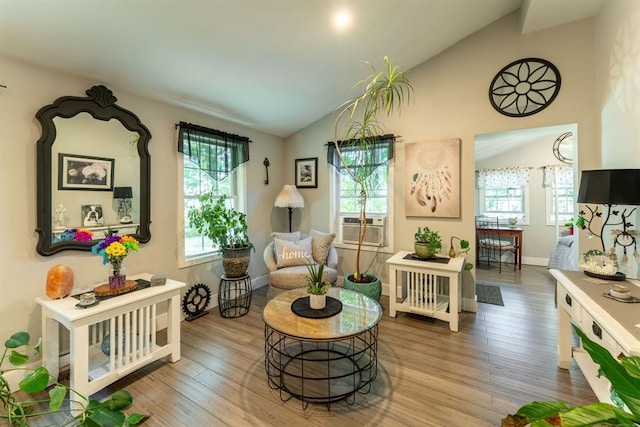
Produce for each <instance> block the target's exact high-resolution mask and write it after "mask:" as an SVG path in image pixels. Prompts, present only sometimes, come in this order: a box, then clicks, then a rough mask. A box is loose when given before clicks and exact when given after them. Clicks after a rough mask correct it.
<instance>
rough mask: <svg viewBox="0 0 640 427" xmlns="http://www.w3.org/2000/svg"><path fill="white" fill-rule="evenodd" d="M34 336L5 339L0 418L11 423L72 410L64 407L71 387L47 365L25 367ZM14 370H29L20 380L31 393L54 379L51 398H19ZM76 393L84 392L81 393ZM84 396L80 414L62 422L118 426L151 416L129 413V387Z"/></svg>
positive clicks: (36, 349)
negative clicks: (100, 396)
mask: <svg viewBox="0 0 640 427" xmlns="http://www.w3.org/2000/svg"><path fill="white" fill-rule="evenodd" d="M30 338H31V337H30V336H29V334H28V333H27V332H16V333H15V334H13V335H11V337H10V338H9V339H8V340H6V341H5V343H4V351H3V353H2V357H0V402H1V403H2V409H3V411H1V412H0V419H4V420H7V422H8V423H9V425H17V426H28V425H29V419H32V418H35V417H40V416H43V415H47V414H53V413H57V412H64V411H66V412H71V410H70V409H69V408H62V405H63V403H64V402H65V400H67V401H68V398H67V395H68V393H69V391H70V390H71V389H70V388H69V387H67V386H65V385H63V384H60V383H58V382H57V381H56V379H55V378H53V377H52V376H51V375H50V374H49V371H48V370H47V368H45V367H39V368H35V369H33V368H26V367H23V365H25V364H26V363H27V362H28V361H29V355H28V354H26V350H27V349H28V346H29V340H30ZM33 350H34V352H35V354H36V356H37V355H38V354H39V352H40V340H38V344H36V345H35V346H34V347H33ZM5 361H8V362H9V363H10V364H11V365H12V366H14V368H9V369H5V368H3V367H2V366H3V365H4V364H5ZM11 371H25V373H27V374H26V375H25V377H24V378H23V379H22V380H21V381H20V383H19V387H20V390H21V391H23V392H24V393H26V394H27V395H30V396H33V395H35V394H37V393H41V392H43V391H44V390H46V389H47V388H49V384H50V383H52V385H51V388H50V389H49V392H48V399H41V398H37V397H34V399H33V400H26V401H18V400H17V398H16V395H15V394H13V393H12V392H11V388H10V386H9V382H8V381H7V380H6V378H5V374H6V373H7V372H11ZM74 391H75V390H74ZM76 395H78V396H81V395H79V394H76ZM81 398H82V399H83V401H81V402H76V403H80V405H81V406H82V409H81V413H80V415H78V416H76V417H75V418H74V417H72V416H71V415H70V417H69V419H68V420H66V421H64V422H63V423H62V424H61V425H65V426H66V425H73V426H91V427H95V426H100V427H117V426H128V425H137V424H140V423H142V422H143V421H144V420H146V419H147V418H148V416H146V415H140V414H131V415H128V416H127V414H126V413H125V412H124V409H126V408H128V407H129V406H131V404H132V403H133V397H132V396H131V393H129V392H128V391H126V390H120V391H117V392H115V393H114V394H113V395H111V397H110V398H109V399H107V400H105V401H103V402H99V401H97V400H89V399H88V398H87V397H85V396H81ZM47 402H48V410H41V411H39V412H36V411H38V410H39V408H40V407H44V406H47V405H46V404H47Z"/></svg>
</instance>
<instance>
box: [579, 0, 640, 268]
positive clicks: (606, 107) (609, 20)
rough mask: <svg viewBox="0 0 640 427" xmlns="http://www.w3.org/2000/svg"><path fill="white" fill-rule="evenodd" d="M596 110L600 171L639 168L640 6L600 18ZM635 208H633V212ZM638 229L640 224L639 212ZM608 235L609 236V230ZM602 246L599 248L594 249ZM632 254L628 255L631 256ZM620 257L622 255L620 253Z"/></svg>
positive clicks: (633, 1) (625, 2) (630, 2)
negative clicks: (599, 141) (600, 143)
mask: <svg viewBox="0 0 640 427" xmlns="http://www.w3.org/2000/svg"><path fill="white" fill-rule="evenodd" d="M596 34H597V40H598V43H597V48H596V58H597V68H596V75H597V80H596V89H597V94H598V100H597V108H598V115H599V119H600V137H601V140H602V151H601V153H600V154H601V157H602V164H597V165H594V166H596V168H602V169H626V168H629V169H637V168H640V83H639V82H640V60H639V58H638V54H637V51H638V47H639V46H640V2H638V1H637V0H610V1H607V2H605V3H604V4H603V6H602V9H601V10H600V13H599V14H598V17H597V19H596ZM631 209H633V207H631ZM631 222H632V223H634V224H635V227H634V228H635V229H637V228H638V227H637V226H638V224H640V213H638V211H637V210H636V218H635V221H633V220H632V221H631ZM604 235H605V236H607V235H608V233H607V232H606V231H605V233H604ZM581 237H582V241H583V242H584V247H585V248H595V249H601V246H600V245H599V242H597V239H593V240H587V239H586V238H585V237H584V236H581ZM595 243H598V245H597V246H593V245H594V244H595ZM632 251H633V249H631V252H630V253H629V255H631V253H632ZM618 253H619V255H622V254H621V251H618ZM621 270H622V271H625V272H626V273H627V275H629V276H631V277H638V266H637V263H636V262H635V259H634V258H633V257H631V256H630V259H629V264H628V265H627V266H623V268H621Z"/></svg>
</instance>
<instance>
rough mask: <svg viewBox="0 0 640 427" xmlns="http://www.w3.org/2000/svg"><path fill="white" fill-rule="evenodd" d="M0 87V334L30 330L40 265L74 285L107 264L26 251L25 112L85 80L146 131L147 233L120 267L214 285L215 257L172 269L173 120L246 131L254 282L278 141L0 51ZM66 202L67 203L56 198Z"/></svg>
mask: <svg viewBox="0 0 640 427" xmlns="http://www.w3.org/2000/svg"><path fill="white" fill-rule="evenodd" d="M0 69H1V70H2V77H1V79H2V81H1V82H0V83H1V84H3V85H6V86H7V88H6V89H0V121H1V126H0V141H2V156H1V157H0V200H1V201H2V209H0V224H2V225H3V241H4V242H5V244H4V245H2V249H1V252H0V253H1V254H2V256H0V272H2V274H1V278H0V339H2V340H4V339H6V338H7V337H8V336H9V335H10V334H11V333H13V332H15V331H17V330H28V331H29V332H30V333H32V335H33V336H36V337H37V336H39V334H40V329H41V328H40V321H41V316H40V308H39V306H37V305H36V302H35V298H36V297H45V280H46V274H47V270H48V269H49V268H50V267H51V266H53V265H55V264H59V263H63V264H68V265H69V266H71V267H72V268H73V270H74V271H75V282H76V287H77V288H83V287H85V286H88V285H91V284H96V283H101V282H103V281H104V280H106V277H107V268H106V266H103V265H102V262H101V259H100V257H97V256H92V255H91V254H90V253H89V252H77V251H65V252H61V253H59V254H56V255H54V256H50V257H42V256H40V255H38V254H37V253H36V251H35V247H36V242H37V235H36V233H35V231H34V230H35V228H36V150H35V147H36V141H37V140H38V138H39V137H40V133H41V129H40V125H39V123H38V121H37V120H36V118H35V113H36V112H37V111H38V109H40V108H41V107H42V106H45V105H48V104H51V103H52V102H53V101H55V100H56V99H57V98H59V97H62V96H69V95H72V96H85V91H86V90H87V89H89V88H90V87H92V86H93V85H95V84H104V85H106V86H107V87H108V88H109V89H111V90H112V91H113V93H114V95H115V96H116V97H117V98H118V102H117V104H118V105H120V106H122V107H123V108H126V109H128V110H131V111H132V112H134V113H135V114H136V115H138V117H139V118H140V120H141V121H142V123H144V124H145V125H146V126H147V127H148V128H149V130H150V132H151V135H152V138H151V141H150V143H149V152H150V154H151V220H152V223H151V241H150V242H149V243H147V244H143V245H142V248H141V250H140V251H139V252H136V253H133V254H131V255H129V257H128V258H127V261H126V265H127V271H128V273H129V274H135V273H140V272H150V273H156V274H159V273H162V274H166V275H167V276H169V277H171V278H173V279H176V280H181V281H184V282H187V284H188V285H192V284H194V283H206V284H208V285H209V286H210V287H211V289H212V291H213V292H214V294H215V292H217V288H218V284H219V272H220V269H221V267H220V266H219V262H216V263H215V264H214V266H213V267H212V265H211V264H203V265H200V266H197V267H192V268H187V269H182V270H179V269H178V267H177V257H178V255H177V247H178V246H177V242H178V240H177V239H178V224H177V213H178V209H179V207H180V206H181V202H180V201H179V200H177V196H176V195H177V183H178V176H177V170H178V153H177V136H176V130H175V126H174V125H175V124H176V123H178V122H180V121H186V122H192V123H196V124H199V125H202V126H206V127H211V128H215V129H220V130H223V131H226V132H230V133H234V134H239V135H243V136H247V137H249V138H251V139H252V140H253V143H252V144H251V145H250V161H249V163H248V168H247V183H248V188H249V192H248V222H249V234H250V237H251V239H252V241H253V243H254V244H255V246H256V252H255V253H254V254H253V256H252V261H251V266H250V274H251V277H252V279H254V282H258V283H264V282H265V274H266V267H265V266H264V263H263V262H262V251H263V249H264V247H265V246H266V244H267V242H268V241H269V240H270V235H269V233H270V231H271V228H272V226H273V227H277V228H282V227H284V224H285V220H286V218H285V216H284V215H283V213H282V212H281V210H280V209H277V208H274V207H273V201H274V200H275V198H276V195H277V194H278V192H279V191H280V189H281V188H282V185H283V184H284V181H283V172H282V171H283V170H285V169H287V168H290V167H291V166H292V164H293V162H291V163H289V162H288V161H287V162H286V163H284V151H283V142H282V139H281V138H279V137H275V136H271V135H267V134H264V133H261V132H257V131H254V130H251V129H248V128H245V127H243V126H240V125H237V124H235V123H230V122H226V121H224V120H220V119H217V118H213V117H210V116H207V115H204V114H201V113H196V112H192V111H189V110H186V109H184V108H179V107H174V106H170V105H167V104H163V103H160V102H157V101H152V100H149V99H145V98H141V97H138V96H135V95H132V94H129V93H125V92H121V91H119V90H118V88H117V87H111V86H110V85H109V82H93V81H87V80H83V79H79V78H74V77H72V76H69V75H63V74H59V73H56V72H52V71H48V70H44V69H41V68H36V67H33V66H30V65H27V64H24V63H20V62H16V61H14V60H11V59H9V58H6V57H2V56H0ZM265 157H268V158H269V160H270V162H271V167H270V169H269V179H270V184H269V185H268V186H267V185H265V184H264V179H265V169H264V166H263V165H262V162H263V160H264V158H265ZM66 207H67V208H68V209H69V208H70V206H66Z"/></svg>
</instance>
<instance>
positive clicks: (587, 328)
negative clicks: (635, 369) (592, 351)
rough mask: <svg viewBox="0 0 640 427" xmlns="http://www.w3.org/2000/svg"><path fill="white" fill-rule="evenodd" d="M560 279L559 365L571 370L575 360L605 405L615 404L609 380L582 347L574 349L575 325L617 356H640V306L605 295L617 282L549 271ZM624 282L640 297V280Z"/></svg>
mask: <svg viewBox="0 0 640 427" xmlns="http://www.w3.org/2000/svg"><path fill="white" fill-rule="evenodd" d="M549 271H550V272H551V274H552V275H553V277H554V278H555V279H556V285H557V288H556V301H557V305H558V366H559V367H561V368H564V369H568V368H569V367H570V366H571V358H572V357H573V358H574V359H575V360H576V362H577V364H578V366H579V367H580V369H581V370H582V372H583V373H584V376H585V378H586V379H587V381H588V382H589V384H590V385H591V388H592V389H593V391H594V393H595V394H596V396H598V399H599V400H600V401H601V402H608V403H613V402H612V401H611V397H610V390H609V381H608V380H607V379H606V378H604V377H601V378H598V376H597V375H598V365H596V364H595V363H594V362H593V361H592V360H591V357H590V356H589V354H588V353H587V352H586V351H585V350H584V349H583V348H582V347H581V346H579V347H575V348H574V347H573V345H572V344H573V333H572V332H573V331H572V327H571V324H572V323H573V324H575V325H576V326H578V327H579V328H580V329H581V330H582V331H583V332H584V333H585V334H586V335H587V336H588V337H589V339H591V340H593V341H594V342H596V343H598V344H600V345H601V346H603V347H605V348H606V349H607V350H609V352H610V353H611V354H612V355H613V356H614V357H617V356H618V355H619V354H620V353H623V354H625V355H629V356H640V328H639V327H638V326H637V325H639V324H640V303H624V302H618V301H615V300H612V299H610V298H607V297H605V296H603V295H602V294H603V293H606V292H608V290H609V286H610V285H611V283H613V282H607V283H594V281H593V279H591V278H590V277H588V276H586V275H585V274H584V273H582V272H579V271H561V270H554V269H552V270H549ZM616 283H624V284H625V285H627V286H629V287H630V288H631V294H632V295H633V296H635V297H640V286H638V282H637V281H628V280H627V281H624V282H616Z"/></svg>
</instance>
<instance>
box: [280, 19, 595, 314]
mask: <svg viewBox="0 0 640 427" xmlns="http://www.w3.org/2000/svg"><path fill="white" fill-rule="evenodd" d="M526 57H540V58H544V59H547V60H549V61H551V62H552V63H554V64H555V65H556V66H557V67H558V69H559V70H560V73H561V76H562V88H561V90H560V93H559V95H558V97H557V98H556V100H555V101H554V102H553V103H552V104H551V105H550V106H549V107H548V108H546V109H545V110H543V111H541V112H540V113H538V114H534V115H532V116H529V117H525V118H511V117H507V116H503V115H501V114H499V113H497V112H496V111H495V110H494V109H493V108H492V107H491V105H490V103H489V100H488V87H489V84H490V83H491V80H492V79H493V77H494V75H495V73H497V72H498V71H499V70H500V69H501V68H502V67H503V66H505V65H506V64H508V63H510V62H512V61H514V60H516V59H520V58H526ZM367 59H368V60H371V61H373V60H374V59H376V58H367ZM377 60H378V62H379V63H381V58H377ZM399 65H401V64H399ZM364 72H366V70H363V73H364ZM409 78H410V80H411V83H412V85H413V87H414V89H415V97H414V100H413V103H412V105H411V106H410V107H408V108H405V109H404V110H403V112H402V116H401V117H400V118H392V119H390V120H386V131H387V132H389V133H394V134H397V135H401V136H402V137H403V140H404V142H418V141H430V140H438V139H443V138H461V139H462V159H461V162H462V216H461V218H460V219H434V218H408V217H406V216H405V214H404V200H403V199H402V198H401V197H397V198H396V201H395V205H394V207H393V208H394V209H395V215H396V216H395V223H394V224H393V232H394V234H395V248H394V250H396V251H397V250H401V249H406V250H412V248H413V233H414V232H415V229H416V228H417V227H418V226H422V225H424V224H426V225H428V226H429V227H430V228H435V229H436V230H438V231H440V234H441V235H442V236H444V237H445V239H444V240H445V242H446V243H447V244H448V240H449V237H450V236H451V235H452V234H455V235H457V236H460V237H462V238H467V239H469V240H472V239H473V238H474V170H475V166H474V162H475V160H474V136H475V135H476V134H482V133H490V132H501V131H506V130H515V129H525V128H534V127H543V126H551V125H557V124H567V123H577V126H578V133H579V135H580V143H579V153H578V154H579V158H580V165H582V166H583V167H588V166H594V165H595V164H597V160H598V150H597V149H594V147H597V146H598V138H597V125H596V123H597V116H596V110H595V91H594V86H595V36H594V21H593V20H592V19H587V20H583V21H580V22H576V23H572V24H568V25H563V26H560V27H556V28H552V29H549V30H545V31H539V32H536V33H532V34H527V35H525V36H522V35H520V33H519V21H518V14H517V13H513V14H511V15H509V16H507V17H505V18H503V19H501V20H499V21H497V22H495V23H494V24H492V25H490V26H488V27H486V28H485V29H483V30H482V31H480V32H478V33H476V34H474V35H473V36H471V37H469V38H467V39H465V40H463V41H462V42H460V43H458V44H457V45H455V46H453V47H452V48H450V49H448V50H446V51H445V52H443V53H442V54H440V55H438V56H437V57H435V58H433V59H431V60H429V61H427V62H425V63H423V64H421V65H419V66H417V67H415V68H413V69H412V70H410V73H409ZM333 118H334V115H330V116H328V117H325V118H324V119H322V120H320V121H319V122H317V123H315V124H313V125H312V126H309V127H308V128H306V129H304V130H302V131H300V132H298V133H297V134H295V135H293V136H291V137H289V138H287V140H286V153H287V156H288V159H287V160H286V162H293V159H295V158H299V157H316V156H317V157H319V158H320V162H319V169H320V174H319V181H320V184H319V187H320V189H319V190H306V192H305V193H303V195H304V197H305V203H306V204H307V205H308V206H309V207H310V208H307V207H306V206H305V210H304V216H303V219H302V229H303V230H304V229H306V228H309V227H315V228H319V229H327V228H328V227H329V218H328V217H327V215H326V209H323V206H326V205H327V204H328V203H329V200H328V193H327V191H325V189H326V188H327V186H328V172H327V169H326V161H325V160H324V158H325V156H326V154H325V153H326V149H325V148H324V147H323V146H322V144H323V143H325V142H326V141H329V140H331V138H332V135H333V131H332V125H333V123H332V121H333ZM403 157H404V146H403V144H402V143H400V144H398V149H397V152H396V158H395V160H394V161H395V167H396V177H398V179H396V182H395V186H394V191H395V192H396V194H403V193H404V185H405V184H404V182H403V181H402V180H401V179H399V178H400V177H402V176H403V173H404V170H403V164H404V160H403ZM369 256H370V254H367V257H369ZM385 258H386V256H383V255H378V261H381V262H377V263H376V264H375V265H376V267H377V269H378V270H380V271H381V273H382V275H383V281H386V268H384V262H382V261H384V259H385ZM340 260H341V264H340V275H345V274H349V273H350V272H351V270H352V269H353V265H354V256H353V251H349V250H341V251H340ZM365 263H367V261H365ZM474 274H475V270H472V273H471V274H469V273H465V277H464V286H463V296H464V298H465V307H467V308H469V304H470V301H472V300H473V295H474V280H473V277H472V275H474Z"/></svg>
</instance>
